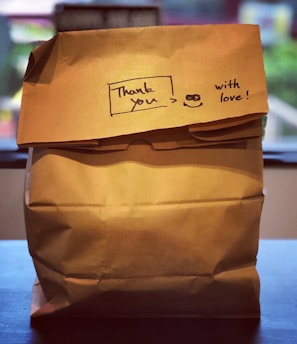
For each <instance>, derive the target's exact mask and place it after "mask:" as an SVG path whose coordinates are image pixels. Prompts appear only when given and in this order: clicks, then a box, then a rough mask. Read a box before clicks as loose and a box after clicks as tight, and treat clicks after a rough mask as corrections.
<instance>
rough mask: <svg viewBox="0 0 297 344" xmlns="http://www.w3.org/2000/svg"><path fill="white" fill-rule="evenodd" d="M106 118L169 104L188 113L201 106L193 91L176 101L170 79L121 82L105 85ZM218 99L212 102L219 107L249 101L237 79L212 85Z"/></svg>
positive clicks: (165, 77) (162, 77) (150, 78)
mask: <svg viewBox="0 0 297 344" xmlns="http://www.w3.org/2000/svg"><path fill="white" fill-rule="evenodd" d="M108 87H109V93H108V94H109V104H110V115H111V116H114V115H120V114H127V113H132V112H136V111H147V110H154V109H157V108H162V107H169V106H171V105H172V104H176V105H178V104H182V106H184V107H187V108H192V109H198V108H201V107H202V106H203V105H204V102H203V95H202V94H200V93H197V91H195V90H194V91H193V93H190V94H184V97H183V99H177V98H176V97H175V94H174V84H173V77H172V76H153V77H143V78H135V79H128V80H122V81H118V82H113V83H109V84H108ZM214 88H215V90H217V91H218V97H217V98H216V99H213V101H217V102H219V103H227V102H239V101H243V100H248V99H249V90H245V91H242V90H241V86H240V82H239V80H237V78H233V79H229V80H224V81H223V82H218V83H214Z"/></svg>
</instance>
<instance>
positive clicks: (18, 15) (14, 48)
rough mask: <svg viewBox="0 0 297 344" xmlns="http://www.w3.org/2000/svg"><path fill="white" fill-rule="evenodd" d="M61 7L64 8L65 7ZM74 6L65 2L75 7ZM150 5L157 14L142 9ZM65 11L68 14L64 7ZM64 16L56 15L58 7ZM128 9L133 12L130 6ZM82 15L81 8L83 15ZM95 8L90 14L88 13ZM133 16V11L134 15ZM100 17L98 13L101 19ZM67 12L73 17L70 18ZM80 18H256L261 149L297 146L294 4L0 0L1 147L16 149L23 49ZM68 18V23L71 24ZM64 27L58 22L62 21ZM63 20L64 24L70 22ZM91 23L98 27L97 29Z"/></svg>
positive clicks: (119, 21) (289, 0) (152, 21)
mask: <svg viewBox="0 0 297 344" xmlns="http://www.w3.org/2000/svg"><path fill="white" fill-rule="evenodd" d="M71 5H75V6H76V8H77V7H79V5H83V6H85V7H86V6H90V7H93V9H94V6H100V5H102V6H130V7H133V6H134V7H135V6H136V7H137V6H142V7H146V8H147V11H146V12H143V15H142V16H141V17H140V19H139V21H137V15H138V14H139V12H134V13H133V15H132V18H133V19H132V20H131V17H130V18H129V17H128V16H127V13H126V12H124V10H123V11H122V12H121V11H117V13H116V12H115V11H114V12H113V13H112V14H110V16H109V19H108V20H106V18H107V16H106V11H105V14H104V13H103V12H104V11H103V10H102V9H101V14H100V13H99V12H100V10H99V9H98V8H97V17H96V18H95V17H94V14H93V15H92V14H90V12H89V13H88V14H87V15H85V16H84V15H83V13H82V7H80V9H78V8H77V11H76V13H75V14H73V13H72V14H70V11H69V7H71ZM67 6H68V7H67ZM75 6H72V10H73V8H75ZM154 7H156V8H157V10H158V13H157V12H152V11H148V9H152V8H154ZM66 10H68V12H67V11H66ZM63 11H64V12H67V13H68V17H67V20H66V16H65V17H62V16H60V19H59V20H60V22H57V17H58V15H59V14H61V12H63ZM130 11H132V9H131V8H130ZM84 13H85V12H84ZM93 13H94V11H93ZM136 13H138V14H136ZM100 15H101V17H100ZM71 16H72V17H71ZM154 16H155V17H154ZM69 18H71V19H72V26H73V25H74V24H75V23H76V24H77V23H78V22H79V20H80V19H81V21H83V24H84V25H87V22H88V23H91V22H92V20H93V21H94V20H96V23H95V24H93V25H95V28H106V27H124V26H141V25H159V24H161V25H177V24H205V23H255V24H259V25H260V27H261V39H262V43H263V49H264V61H265V70H266V75H267V84H268V90H269V95H270V97H269V103H270V104H269V105H270V114H269V115H270V116H269V117H268V118H269V120H268V122H267V124H266V132H265V139H264V149H265V150H266V152H267V153H273V152H276V151H282V150H285V151H286V152H288V151H289V152H290V151H294V150H296V148H297V97H296V89H297V87H296V86H297V41H296V38H297V1H295V0H286V1H277V0H270V1H269V0H266V1H255V0H244V1H242V0H150V1H149V0H130V1H129V0H128V1H125V0H122V1H104V0H101V1H90V0H88V1H83V0H80V1H75V0H71V1H64V2H63V3H62V4H61V1H55V0H42V1H35V0H0V41H1V46H0V150H1V149H2V150H15V149H17V147H16V143H15V135H16V126H17V118H18V111H19V106H20V99H21V85H22V77H23V75H24V71H25V69H26V65H27V61H28V56H29V54H30V51H31V50H32V49H33V48H34V47H35V46H37V45H38V44H40V43H41V42H42V41H45V40H48V39H50V38H51V37H52V36H53V35H54V34H55V33H56V31H57V30H59V31H61V30H64V29H67V26H68V27H69V28H70V29H71V28H75V26H73V27H72V26H71V25H70V20H69ZM73 23H74V24H73ZM63 25H64V26H63ZM69 25H70V26H69ZM96 25H97V27H96Z"/></svg>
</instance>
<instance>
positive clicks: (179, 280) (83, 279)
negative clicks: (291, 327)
mask: <svg viewBox="0 0 297 344" xmlns="http://www.w3.org/2000/svg"><path fill="white" fill-rule="evenodd" d="M266 113H267V93H266V86H265V75H264V70H263V61H262V50H261V42H260V39H259V30H258V27H257V26H250V25H205V26H173V27H149V28H133V29H113V30H101V31H86V32H67V33H59V34H58V35H57V36H56V37H54V38H53V39H52V40H50V41H49V42H47V43H45V44H44V45H42V46H41V47H39V48H38V49H36V50H35V51H34V52H33V53H32V55H31V57H30V61H29V65H28V69H27V72H26V75H25V79H24V89H23V99H22V107H21V114H20V120H19V131H18V143H19V145H21V146H28V147H33V148H31V149H30V158H29V159H28V167H27V176H26V191H25V215H26V229H27V237H28V244H29V249H30V253H31V255H32V257H33V261H34V264H35V268H36V272H37V276H38V281H37V283H36V285H35V288H34V293H33V302H32V316H38V315H43V314H49V313H53V312H56V313H57V314H71V315H74V314H79V315H96V316H115V317H122V316H125V317H126V316H138V317H139V316H144V317H151V316H159V317H172V316H175V317H176V316H190V317H201V316H202V317H258V316H259V312H260V307H259V278H258V275H257V271H256V257H257V249H258V237H259V221H260V215H261V208H262V202H263V194H262V188H263V185H262V170H263V167H262V149H261V133H262V125H261V117H262V116H263V115H264V114H266Z"/></svg>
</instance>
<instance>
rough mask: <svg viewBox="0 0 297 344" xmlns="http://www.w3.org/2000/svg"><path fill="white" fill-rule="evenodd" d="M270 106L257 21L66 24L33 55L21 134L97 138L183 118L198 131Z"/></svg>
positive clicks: (35, 138) (23, 141)
mask: <svg viewBox="0 0 297 344" xmlns="http://www.w3.org/2000/svg"><path fill="white" fill-rule="evenodd" d="M267 111H268V107H267V90H266V80H265V74H264V68H263V59H262V46H261V41H260V38H259V28H258V26H255V25H240V24H232V25H203V26H172V27H168V26H164V27H163V26H160V27H145V28H127V29H112V30H94V31H77V32H62V33H58V34H57V35H56V36H55V37H54V38H53V39H51V40H49V41H48V42H46V43H44V44H43V45H41V46H40V47H38V48H37V49H36V50H35V51H33V52H32V54H31V56H30V60H29V64H28V67H27V71H26V73H25V77H24V85H23V98H22V107H21V113H20V120H19V129H18V138H17V142H18V144H19V145H20V146H34V145H40V144H42V145H47V144H49V143H51V144H62V143H63V144H69V143H71V142H77V141H81V144H85V143H88V144H90V143H91V142H92V140H95V141H94V144H96V142H98V139H102V138H110V137H119V136H122V135H129V134H135V133H143V132H148V131H153V130H159V129H168V128H176V127H184V126H189V125H195V126H196V128H197V126H198V129H199V128H200V129H199V130H200V131H201V130H209V129H213V128H216V127H219V128H222V127H228V126H234V125H236V123H240V121H247V120H250V119H253V118H258V117H261V116H262V115H263V114H265V113H267Z"/></svg>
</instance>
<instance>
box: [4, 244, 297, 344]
mask: <svg viewBox="0 0 297 344" xmlns="http://www.w3.org/2000/svg"><path fill="white" fill-rule="evenodd" d="M257 270H258V272H259V274H260V279H261V297H260V302H261V319H260V320H255V319H225V320H223V319H53V318H52V319H43V320H40V321H36V322H34V323H33V322H31V321H30V315H29V312H30V303H31V289H32V285H33V282H34V279H35V271H34V268H33V265H32V261H31V257H30V256H29V253H28V249H27V242H26V241H23V240H19V241H18V240H13V241H10V240H8V241H6V240H4V241H0V343H3V344H4V343H5V344H8V343H18V344H19V343H21V344H23V343H24V344H29V343H55V344H58V343H64V344H65V343H66V344H67V343H71V344H73V343H104V344H106V343H119V344H120V343H121V344H123V343H137V344H143V343H181V344H183V343H203V344H205V343H210V344H213V343H228V344H231V343H236V344H242V343H267V344H278V343H292V344H293V343H294V344H295V343H297V277H296V273H297V240H260V247H259V254H258V263H257Z"/></svg>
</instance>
